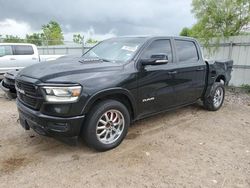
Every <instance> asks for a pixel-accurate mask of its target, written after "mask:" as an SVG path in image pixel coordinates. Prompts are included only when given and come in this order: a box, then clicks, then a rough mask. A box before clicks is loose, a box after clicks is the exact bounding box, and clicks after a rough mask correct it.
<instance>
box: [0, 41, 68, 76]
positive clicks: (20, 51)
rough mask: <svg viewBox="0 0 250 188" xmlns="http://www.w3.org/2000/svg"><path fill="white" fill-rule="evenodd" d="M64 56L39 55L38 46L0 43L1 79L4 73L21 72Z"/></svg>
mask: <svg viewBox="0 0 250 188" xmlns="http://www.w3.org/2000/svg"><path fill="white" fill-rule="evenodd" d="M62 56H64V55H39V53H38V50H37V47H36V45H34V44H28V43H0V79H2V78H3V75H4V73H6V72H9V71H12V70H20V69H22V68H24V67H27V66H29V65H33V64H34V63H39V62H43V61H51V60H55V59H57V58H59V57H62Z"/></svg>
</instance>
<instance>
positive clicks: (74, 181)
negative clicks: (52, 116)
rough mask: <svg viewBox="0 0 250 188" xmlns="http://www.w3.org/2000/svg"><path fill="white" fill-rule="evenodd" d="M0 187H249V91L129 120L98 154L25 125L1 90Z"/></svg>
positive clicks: (82, 145)
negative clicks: (212, 107) (214, 105)
mask: <svg viewBox="0 0 250 188" xmlns="http://www.w3.org/2000/svg"><path fill="white" fill-rule="evenodd" d="M0 106H1V111H0V126H1V131H0V135H1V136H0V187H32V188H33V187H62V186H64V187H164V188H165V187H220V188H221V187H250V97H249V95H247V94H246V93H244V92H241V91H239V90H235V89H229V91H228V92H227V96H226V100H225V103H224V105H223V107H222V108H221V110H219V111H217V112H208V111H206V110H204V109H203V108H202V107H201V105H200V104H196V105H193V106H189V107H185V108H182V109H179V110H176V111H172V112H168V113H163V114H160V115H157V116H154V117H151V118H147V119H145V120H141V121H138V122H136V123H134V124H133V125H132V126H131V127H130V129H129V133H128V135H127V137H126V139H125V140H124V141H123V143H122V144H121V145H120V146H119V147H117V148H115V149H113V150H111V151H108V152H103V153H98V152H96V151H94V150H92V149H89V148H88V147H86V146H85V145H84V143H79V144H78V145H77V146H70V145H67V144H65V143H62V142H60V141H57V140H55V139H53V138H48V137H43V136H40V135H37V134H36V133H35V132H33V131H25V130H23V129H22V128H21V126H20V125H18V123H17V119H18V114H17V110H16V106H15V101H9V100H6V99H5V98H4V96H3V93H1V92H0Z"/></svg>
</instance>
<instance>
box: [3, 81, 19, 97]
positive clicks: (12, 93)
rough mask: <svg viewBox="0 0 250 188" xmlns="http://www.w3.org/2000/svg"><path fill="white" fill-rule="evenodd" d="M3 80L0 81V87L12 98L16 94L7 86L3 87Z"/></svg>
mask: <svg viewBox="0 0 250 188" xmlns="http://www.w3.org/2000/svg"><path fill="white" fill-rule="evenodd" d="M3 82H4V80H2V81H1V83H0V88H1V89H2V90H3V91H4V92H5V93H6V94H7V96H8V97H9V98H10V99H14V98H16V97H17V95H16V92H12V91H11V90H10V89H9V88H7V87H5V86H4V85H3Z"/></svg>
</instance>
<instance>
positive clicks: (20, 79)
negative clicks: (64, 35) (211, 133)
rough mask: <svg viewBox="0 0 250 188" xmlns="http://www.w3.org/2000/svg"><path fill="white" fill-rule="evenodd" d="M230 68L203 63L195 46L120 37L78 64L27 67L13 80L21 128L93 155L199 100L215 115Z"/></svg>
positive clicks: (160, 39) (179, 39) (176, 39)
mask: <svg viewBox="0 0 250 188" xmlns="http://www.w3.org/2000/svg"><path fill="white" fill-rule="evenodd" d="M232 66H233V61H231V60H225V61H213V62H207V61H205V60H204V59H203V56H202V52H201V49H200V46H199V44H198V43H197V41H196V40H195V39H192V38H183V37H119V38H112V39H108V40H105V41H103V42H101V43H99V44H97V45H96V46H94V47H93V48H92V49H90V50H89V51H87V52H86V53H85V54H84V55H83V56H82V57H80V58H68V59H67V58H65V59H61V60H56V61H54V62H46V63H40V64H37V65H33V66H30V67H27V68H25V69H23V70H21V71H20V72H19V74H18V75H17V76H16V90H17V107H18V111H19V117H20V122H21V125H22V126H23V127H24V128H25V129H26V130H29V129H30V128H32V129H34V130H35V131H36V132H37V133H39V134H41V135H51V136H60V137H70V138H72V137H73V138H78V137H79V136H80V137H82V138H83V139H84V140H85V141H86V143H87V144H88V145H89V146H91V147H93V148H95V149H97V150H101V151H104V150H108V149H111V148H114V147H116V146H118V145H119V144H120V143H121V142H122V140H123V139H124V137H125V136H126V134H127V131H128V127H129V125H130V123H131V122H133V121H136V120H139V119H142V118H145V117H148V116H151V115H153V114H157V113H159V112H164V111H168V110H171V109H176V108H179V107H182V106H186V105H190V104H193V103H195V102H196V101H197V100H199V99H201V100H202V101H203V103H204V106H205V108H206V109H208V110H211V111H216V110H218V109H219V108H220V107H221V105H222V103H223V100H224V96H225V89H224V85H226V84H228V82H229V80H230V78H231V71H232Z"/></svg>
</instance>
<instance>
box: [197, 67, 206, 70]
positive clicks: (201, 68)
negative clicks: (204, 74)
mask: <svg viewBox="0 0 250 188" xmlns="http://www.w3.org/2000/svg"><path fill="white" fill-rule="evenodd" d="M204 70H205V69H204V68H203V67H200V68H198V69H196V71H204Z"/></svg>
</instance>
